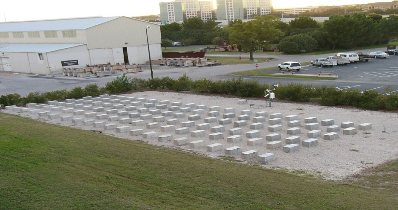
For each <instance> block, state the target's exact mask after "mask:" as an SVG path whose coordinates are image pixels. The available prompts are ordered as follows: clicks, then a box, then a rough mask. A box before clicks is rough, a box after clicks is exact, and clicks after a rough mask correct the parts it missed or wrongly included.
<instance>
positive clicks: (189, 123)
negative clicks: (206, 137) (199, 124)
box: [181, 121, 195, 128]
mask: <svg viewBox="0 0 398 210" xmlns="http://www.w3.org/2000/svg"><path fill="white" fill-rule="evenodd" d="M181 126H182V127H187V128H191V127H195V122H194V121H186V122H182V123H181Z"/></svg>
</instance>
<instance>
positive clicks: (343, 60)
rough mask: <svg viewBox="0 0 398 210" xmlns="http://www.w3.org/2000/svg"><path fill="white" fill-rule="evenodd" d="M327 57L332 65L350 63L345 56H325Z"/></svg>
mask: <svg viewBox="0 0 398 210" xmlns="http://www.w3.org/2000/svg"><path fill="white" fill-rule="evenodd" d="M327 59H328V60H329V61H331V62H332V63H333V65H334V66H336V65H347V64H350V63H351V62H350V60H348V59H347V58H343V57H341V56H329V57H327Z"/></svg>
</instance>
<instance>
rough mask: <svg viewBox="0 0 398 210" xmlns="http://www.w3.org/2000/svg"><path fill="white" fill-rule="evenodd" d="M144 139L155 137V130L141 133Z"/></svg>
mask: <svg viewBox="0 0 398 210" xmlns="http://www.w3.org/2000/svg"><path fill="white" fill-rule="evenodd" d="M142 137H143V138H144V139H154V138H156V137H157V133H156V132H155V131H149V132H146V133H143V134H142Z"/></svg>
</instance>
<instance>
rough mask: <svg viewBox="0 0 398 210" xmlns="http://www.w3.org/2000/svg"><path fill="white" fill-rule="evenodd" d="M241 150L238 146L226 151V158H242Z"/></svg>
mask: <svg viewBox="0 0 398 210" xmlns="http://www.w3.org/2000/svg"><path fill="white" fill-rule="evenodd" d="M241 152H242V151H241V149H240V147H238V146H233V147H229V148H226V149H225V155H226V156H233V157H236V156H240V155H241Z"/></svg>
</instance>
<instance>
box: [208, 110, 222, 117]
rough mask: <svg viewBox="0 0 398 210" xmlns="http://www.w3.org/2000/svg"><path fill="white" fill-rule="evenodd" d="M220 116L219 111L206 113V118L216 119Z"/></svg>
mask: <svg viewBox="0 0 398 210" xmlns="http://www.w3.org/2000/svg"><path fill="white" fill-rule="evenodd" d="M219 115H220V112H219V111H210V112H208V113H207V116H209V117H218V116H219Z"/></svg>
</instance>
